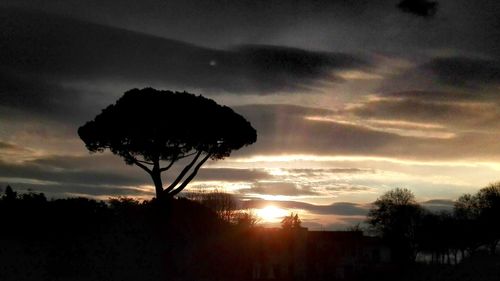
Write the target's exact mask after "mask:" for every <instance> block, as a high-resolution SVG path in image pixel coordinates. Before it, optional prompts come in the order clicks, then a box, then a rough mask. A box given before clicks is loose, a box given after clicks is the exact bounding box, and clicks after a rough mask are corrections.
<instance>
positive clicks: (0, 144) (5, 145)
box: [0, 140, 30, 152]
mask: <svg viewBox="0 0 500 281" xmlns="http://www.w3.org/2000/svg"><path fill="white" fill-rule="evenodd" d="M5 151H11V152H29V151H30V150H29V149H27V148H25V147H22V146H19V145H17V144H14V143H10V142H4V141H1V140H0V152H5Z"/></svg>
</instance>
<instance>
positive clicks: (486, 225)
mask: <svg viewBox="0 0 500 281" xmlns="http://www.w3.org/2000/svg"><path fill="white" fill-rule="evenodd" d="M476 197H477V204H478V206H479V220H480V224H481V226H482V230H483V231H481V233H482V234H483V235H484V240H485V242H486V244H488V246H489V249H490V252H491V254H495V252H496V248H497V245H498V242H499V241H500V182H497V183H494V184H490V185H489V186H487V187H485V188H482V189H480V190H479V191H478V192H477V194H476Z"/></svg>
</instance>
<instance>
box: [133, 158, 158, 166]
mask: <svg viewBox="0 0 500 281" xmlns="http://www.w3.org/2000/svg"><path fill="white" fill-rule="evenodd" d="M135 160H136V161H137V162H140V163H144V164H148V165H154V163H152V162H148V161H142V160H139V159H135Z"/></svg>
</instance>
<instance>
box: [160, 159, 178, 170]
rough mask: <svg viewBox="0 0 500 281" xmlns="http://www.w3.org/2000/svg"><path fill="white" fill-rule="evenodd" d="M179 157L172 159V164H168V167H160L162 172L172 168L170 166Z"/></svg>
mask: <svg viewBox="0 0 500 281" xmlns="http://www.w3.org/2000/svg"><path fill="white" fill-rule="evenodd" d="M178 159H179V158H177V157H174V158H172V161H170V164H168V165H167V166H166V167H163V168H160V173H161V172H165V171H166V170H168V169H170V167H172V165H174V163H175V161H177V160H178Z"/></svg>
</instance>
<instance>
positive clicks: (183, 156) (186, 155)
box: [177, 151, 198, 159]
mask: <svg viewBox="0 0 500 281" xmlns="http://www.w3.org/2000/svg"><path fill="white" fill-rule="evenodd" d="M196 153H198V151H195V152H193V153H189V154H184V155H182V156H181V157H178V158H177V159H182V158H186V157H189V156H192V155H195V154H196Z"/></svg>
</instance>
